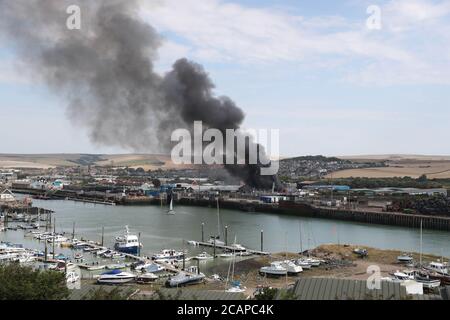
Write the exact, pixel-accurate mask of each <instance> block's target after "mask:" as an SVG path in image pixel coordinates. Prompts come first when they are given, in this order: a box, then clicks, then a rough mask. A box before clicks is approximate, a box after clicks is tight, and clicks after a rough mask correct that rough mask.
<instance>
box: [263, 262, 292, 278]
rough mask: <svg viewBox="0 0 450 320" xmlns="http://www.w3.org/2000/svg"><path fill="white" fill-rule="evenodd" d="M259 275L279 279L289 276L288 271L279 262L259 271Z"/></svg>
mask: <svg viewBox="0 0 450 320" xmlns="http://www.w3.org/2000/svg"><path fill="white" fill-rule="evenodd" d="M259 273H260V274H261V275H265V276H273V277H279V276H285V275H287V269H286V268H285V267H283V266H281V265H280V263H279V262H272V263H271V264H270V266H267V267H262V268H261V269H259Z"/></svg>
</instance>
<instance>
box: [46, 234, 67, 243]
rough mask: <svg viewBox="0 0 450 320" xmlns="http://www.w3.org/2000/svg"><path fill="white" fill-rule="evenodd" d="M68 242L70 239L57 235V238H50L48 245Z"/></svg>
mask: <svg viewBox="0 0 450 320" xmlns="http://www.w3.org/2000/svg"><path fill="white" fill-rule="evenodd" d="M67 240H68V239H67V238H66V237H63V236H62V235H60V234H57V235H56V236H50V237H48V238H47V242H48V243H52V242H55V243H62V242H66V241H67Z"/></svg>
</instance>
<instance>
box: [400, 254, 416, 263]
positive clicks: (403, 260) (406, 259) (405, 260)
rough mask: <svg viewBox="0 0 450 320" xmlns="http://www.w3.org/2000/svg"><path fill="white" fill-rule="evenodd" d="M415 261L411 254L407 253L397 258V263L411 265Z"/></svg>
mask: <svg viewBox="0 0 450 320" xmlns="http://www.w3.org/2000/svg"><path fill="white" fill-rule="evenodd" d="M413 260H414V259H413V257H412V255H410V254H409V253H405V252H404V253H402V254H401V255H399V256H398V257H397V261H398V262H400V263H411V262H412V261H413Z"/></svg>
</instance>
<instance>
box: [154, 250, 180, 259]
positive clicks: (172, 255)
mask: <svg viewBox="0 0 450 320" xmlns="http://www.w3.org/2000/svg"><path fill="white" fill-rule="evenodd" d="M183 257H184V252H182V251H176V250H173V249H164V250H161V252H160V253H157V254H154V255H153V256H152V259H153V260H166V259H168V260H171V259H174V260H179V259H183Z"/></svg>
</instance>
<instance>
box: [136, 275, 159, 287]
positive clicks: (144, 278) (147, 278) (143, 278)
mask: <svg viewBox="0 0 450 320" xmlns="http://www.w3.org/2000/svg"><path fill="white" fill-rule="evenodd" d="M158 278H159V277H158V276H157V275H155V274H153V273H151V272H147V273H144V274H140V275H138V276H137V277H136V282H137V283H139V284H147V283H151V282H154V281H156V280H157V279H158Z"/></svg>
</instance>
